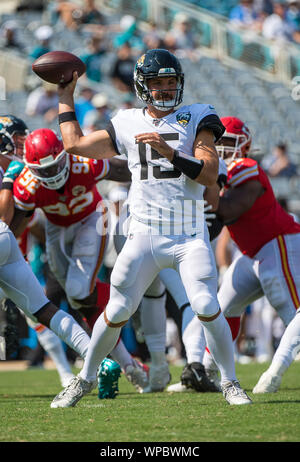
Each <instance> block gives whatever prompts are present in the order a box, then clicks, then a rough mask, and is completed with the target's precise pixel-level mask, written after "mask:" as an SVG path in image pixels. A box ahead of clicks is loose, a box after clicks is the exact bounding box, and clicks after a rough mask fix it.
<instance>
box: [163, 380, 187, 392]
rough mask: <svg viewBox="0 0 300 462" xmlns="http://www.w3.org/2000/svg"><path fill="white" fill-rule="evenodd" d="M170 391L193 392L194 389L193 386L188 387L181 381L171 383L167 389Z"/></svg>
mask: <svg viewBox="0 0 300 462" xmlns="http://www.w3.org/2000/svg"><path fill="white" fill-rule="evenodd" d="M166 391H169V392H172V391H175V392H177V393H183V392H184V393H186V392H191V391H194V390H192V388H187V387H186V386H185V385H183V384H182V383H181V382H178V383H174V384H173V385H169V386H168V388H167V390H166Z"/></svg>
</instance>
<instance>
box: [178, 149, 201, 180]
mask: <svg viewBox="0 0 300 462" xmlns="http://www.w3.org/2000/svg"><path fill="white" fill-rule="evenodd" d="M171 163H172V164H173V165H174V166H175V167H176V168H178V170H180V171H181V172H182V173H184V174H185V175H186V176H188V177H189V178H191V179H192V180H195V178H197V176H198V175H199V174H200V172H201V170H202V169H203V166H204V160H203V159H195V157H192V156H188V155H187V154H184V153H183V152H179V151H177V150H176V149H175V150H174V157H173V159H172V161H171Z"/></svg>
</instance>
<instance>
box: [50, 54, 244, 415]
mask: <svg viewBox="0 0 300 462" xmlns="http://www.w3.org/2000/svg"><path fill="white" fill-rule="evenodd" d="M76 81H77V76H76V74H74V78H73V81H72V82H71V83H70V84H68V85H66V86H65V87H64V88H60V89H59V94H60V104H59V123H60V127H61V133H62V138H63V143H64V147H65V150H66V151H67V152H69V153H71V154H74V155H79V156H87V157H91V158H95V159H104V158H112V157H114V156H116V155H118V154H121V153H125V154H126V155H127V158H128V166H129V170H130V171H131V174H132V186H131V187H132V199H131V200H130V225H129V231H128V237H127V241H126V243H125V245H124V247H123V249H122V251H121V253H120V254H119V256H118V258H117V261H116V263H115V266H114V269H113V272H112V275H111V291H110V300H109V303H108V305H107V307H106V309H105V311H104V313H103V314H101V316H100V317H99V318H98V320H97V321H96V323H95V326H94V329H93V334H92V338H91V342H90V345H89V351H88V354H87V357H86V360H85V363H84V366H83V368H82V370H81V371H80V373H79V374H78V376H77V378H76V379H74V381H73V382H72V384H71V385H70V386H69V387H66V388H65V389H64V390H63V391H62V392H61V393H60V394H59V395H57V396H56V397H55V398H54V400H53V401H52V403H51V407H52V408H57V407H69V406H75V405H76V403H77V402H78V401H79V400H80V399H81V398H82V397H83V396H84V395H85V394H87V393H88V392H89V391H91V390H92V389H93V387H94V386H95V385H94V383H95V378H96V371H97V367H98V365H99V361H101V360H102V359H103V358H104V357H105V356H106V355H107V354H108V353H109V352H110V351H111V350H112V349H113V347H114V345H115V344H116V342H117V339H118V337H119V334H120V330H121V327H122V326H123V325H124V324H125V323H126V322H127V321H128V319H129V318H130V317H131V316H132V314H133V313H134V312H135V311H136V309H137V307H138V305H139V302H140V300H141V299H142V296H143V294H144V293H145V291H146V289H147V287H148V286H149V285H150V284H151V282H152V281H153V280H154V278H155V277H156V275H157V274H158V273H159V272H160V271H161V270H162V269H163V268H168V267H169V268H174V269H175V270H176V271H178V273H179V274H180V277H181V279H182V282H183V284H184V287H185V289H186V293H187V296H188V298H189V300H190V303H191V306H192V309H193V311H194V312H195V313H196V314H197V316H198V317H199V319H200V321H201V322H202V323H203V326H204V332H205V336H206V341H207V345H208V347H209V349H210V351H211V353H212V355H213V358H214V359H215V361H216V363H217V365H218V367H219V369H220V370H221V376H222V377H221V381H222V389H223V394H224V396H225V399H226V400H227V401H228V402H229V403H230V404H250V403H251V400H250V398H249V397H248V396H247V394H246V393H245V392H244V390H243V389H242V388H241V387H240V385H239V382H238V381H237V379H236V375H235V366H234V359H233V345H232V339H231V333H230V329H229V325H228V323H227V322H226V320H225V318H224V316H223V314H222V312H221V310H220V307H219V304H218V301H217V272H216V266H215V261H214V256H213V252H212V249H211V247H210V243H209V234H208V229H207V226H206V223H205V220H204V212H203V190H204V188H205V187H206V186H212V185H214V184H215V183H216V180H217V176H218V154H217V152H216V149H215V141H216V140H218V139H219V138H220V137H221V136H222V134H223V132H224V127H223V125H222V123H221V121H220V119H219V117H218V116H217V114H216V112H215V110H214V108H213V107H212V106H210V105H207V104H192V105H188V106H182V107H181V108H180V109H177V110H176V109H175V108H176V107H177V106H178V105H179V104H180V103H181V102H182V98H183V86H184V75H183V73H182V69H181V65H180V62H179V61H178V59H177V58H176V57H175V56H174V55H172V54H171V53H170V52H168V51H167V50H163V49H154V50H149V51H147V52H146V53H145V54H144V55H143V56H142V57H141V58H140V59H139V60H138V61H137V63H136V66H135V70H134V83H135V89H136V94H137V96H138V98H140V99H141V100H142V101H143V102H144V103H145V104H146V107H145V108H141V109H126V110H120V111H119V112H118V113H117V114H116V115H115V116H114V117H113V118H112V120H111V123H110V127H109V128H108V129H107V130H100V131H96V132H94V133H91V134H89V135H87V136H83V134H82V131H81V129H80V126H79V124H78V122H77V121H76V117H75V112H74V100H73V93H74V89H75V85H76Z"/></svg>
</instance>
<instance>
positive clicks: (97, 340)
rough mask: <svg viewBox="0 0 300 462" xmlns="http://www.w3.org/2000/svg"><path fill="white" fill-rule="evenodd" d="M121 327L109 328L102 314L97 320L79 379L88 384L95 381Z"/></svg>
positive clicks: (115, 341)
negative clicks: (98, 370)
mask: <svg viewBox="0 0 300 462" xmlns="http://www.w3.org/2000/svg"><path fill="white" fill-rule="evenodd" d="M120 332H121V327H116V328H113V327H109V326H108V325H107V324H106V322H105V321H104V315H103V313H102V314H101V315H100V316H99V318H98V319H97V321H96V323H95V325H94V327H93V332H92V337H91V341H90V344H89V349H88V352H87V355H86V358H85V361H84V365H83V368H82V370H81V371H80V377H82V378H83V379H84V380H87V381H88V382H92V381H94V380H96V375H97V369H98V367H99V366H100V364H101V362H102V361H103V359H104V358H105V357H106V356H107V355H108V354H109V353H110V352H111V351H112V349H113V348H114V347H115V345H116V343H117V341H118V338H119V336H120Z"/></svg>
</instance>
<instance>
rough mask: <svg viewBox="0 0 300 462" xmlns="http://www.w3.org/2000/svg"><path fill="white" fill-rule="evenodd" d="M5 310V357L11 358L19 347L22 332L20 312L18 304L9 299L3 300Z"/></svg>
mask: <svg viewBox="0 0 300 462" xmlns="http://www.w3.org/2000/svg"><path fill="white" fill-rule="evenodd" d="M3 310H4V311H5V317H6V320H5V325H4V329H3V335H2V336H3V337H4V341H5V357H6V359H10V357H12V356H13V355H14V354H15V353H16V351H17V350H18V348H19V342H20V334H19V329H18V314H19V310H18V308H17V307H16V305H15V304H14V303H13V302H12V301H11V300H9V299H5V300H4V302H3Z"/></svg>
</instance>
